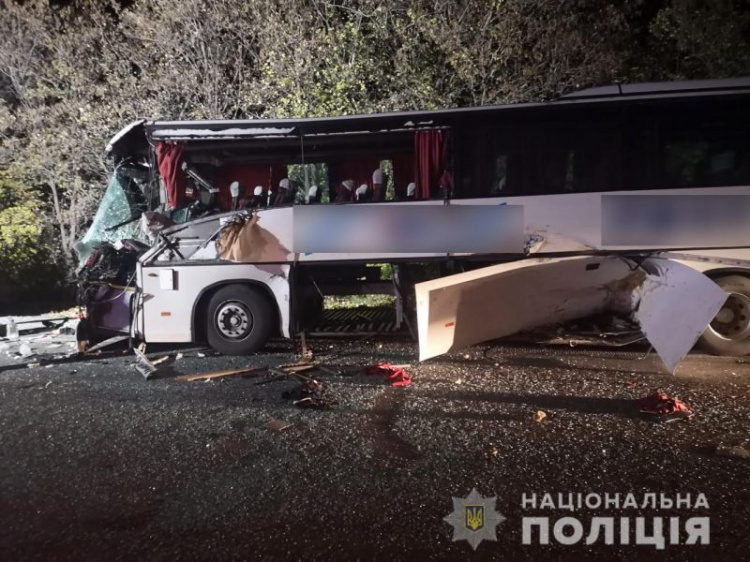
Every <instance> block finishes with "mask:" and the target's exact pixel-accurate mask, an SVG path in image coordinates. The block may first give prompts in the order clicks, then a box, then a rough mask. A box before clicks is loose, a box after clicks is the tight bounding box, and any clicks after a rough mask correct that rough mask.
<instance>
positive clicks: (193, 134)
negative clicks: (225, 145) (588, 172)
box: [108, 77, 750, 152]
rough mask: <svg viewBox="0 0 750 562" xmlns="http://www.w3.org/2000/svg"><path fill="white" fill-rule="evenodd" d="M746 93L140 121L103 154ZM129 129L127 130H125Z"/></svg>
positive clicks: (604, 91)
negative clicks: (137, 141)
mask: <svg viewBox="0 0 750 562" xmlns="http://www.w3.org/2000/svg"><path fill="white" fill-rule="evenodd" d="M742 94H750V77H741V78H726V79H717V80H688V81H675V82H649V83H635V84H613V85H609V86H600V87H595V88H588V89H584V90H579V91H576V92H573V93H570V94H567V95H565V96H562V97H560V98H558V99H555V100H552V101H546V102H532V103H513V104H505V105H486V106H479V107H465V108H453V109H437V110H425V111H399V112H389V113H371V114H363V115H345V116H338V117H312V118H303V119H243V120H239V119H238V120H217V121H210V120H202V121H201V120H198V121H160V120H155V121H140V122H138V123H133V124H131V125H129V126H128V127H126V128H125V129H123V130H122V131H121V132H120V133H118V135H116V136H115V137H114V138H113V139H112V141H111V142H110V145H109V146H108V152H111V151H112V150H113V149H114V148H115V146H116V145H117V144H118V143H119V142H120V141H121V140H122V139H123V137H127V136H130V135H128V133H129V132H131V131H133V129H134V128H135V129H140V126H142V127H143V128H144V129H145V132H146V134H147V135H148V137H150V138H151V139H153V140H155V141H159V140H178V141H179V140H195V141H210V140H229V139H263V138H280V137H299V136H300V135H331V134H337V133H355V132H361V133H370V132H378V131H383V132H385V131H394V130H413V129H417V128H430V127H450V126H451V125H452V124H454V123H457V122H459V121H460V120H462V119H466V118H471V117H478V118H484V117H489V116H490V115H500V114H506V112H513V114H515V112H524V110H525V111H534V110H538V109H542V108H554V107H564V106H577V105H590V104H608V103H629V102H644V101H649V100H659V99H674V98H682V99H692V98H706V97H715V96H727V95H742ZM128 128H130V130H129V131H126V129H128Z"/></svg>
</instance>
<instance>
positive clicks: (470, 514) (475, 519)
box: [466, 505, 484, 533]
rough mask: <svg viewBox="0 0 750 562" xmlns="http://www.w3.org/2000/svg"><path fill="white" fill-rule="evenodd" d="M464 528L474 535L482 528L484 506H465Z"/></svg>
mask: <svg viewBox="0 0 750 562" xmlns="http://www.w3.org/2000/svg"><path fill="white" fill-rule="evenodd" d="M466 528H467V529H469V531H471V532H472V533H476V532H477V531H480V530H481V529H483V528H484V506H483V505H467V506H466Z"/></svg>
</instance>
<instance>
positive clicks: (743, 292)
mask: <svg viewBox="0 0 750 562" xmlns="http://www.w3.org/2000/svg"><path fill="white" fill-rule="evenodd" d="M714 281H715V282H716V284H717V285H718V286H719V287H721V288H722V289H724V290H725V291H726V292H727V294H728V295H729V297H728V298H727V301H726V302H725V303H724V306H723V307H722V308H721V310H720V311H719V312H718V314H717V315H716V316H715V317H714V319H713V320H712V321H711V323H710V324H709V325H708V328H706V331H705V332H703V336H701V343H702V344H703V347H705V348H706V349H707V350H708V351H710V352H711V353H714V354H716V355H749V354H750V278H748V277H743V276H742V275H728V276H726V277H719V278H718V279H714Z"/></svg>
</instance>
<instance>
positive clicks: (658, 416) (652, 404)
mask: <svg viewBox="0 0 750 562" xmlns="http://www.w3.org/2000/svg"><path fill="white" fill-rule="evenodd" d="M638 407H639V408H640V411H641V413H642V414H646V415H647V416H648V417H649V419H651V420H652V421H655V422H661V423H669V422H673V421H678V420H684V419H690V418H692V417H693V415H694V414H693V411H692V410H691V409H690V406H688V405H687V404H685V402H683V401H682V400H680V399H679V398H673V397H671V396H669V395H668V394H667V393H666V392H656V393H654V394H651V395H649V396H645V397H643V398H641V399H639V400H638Z"/></svg>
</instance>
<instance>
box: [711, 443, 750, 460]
mask: <svg viewBox="0 0 750 562" xmlns="http://www.w3.org/2000/svg"><path fill="white" fill-rule="evenodd" d="M716 454H717V455H718V456H720V457H731V458H734V459H743V460H750V450H748V449H745V448H744V447H739V446H737V447H726V446H723V445H718V446H717V447H716Z"/></svg>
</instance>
